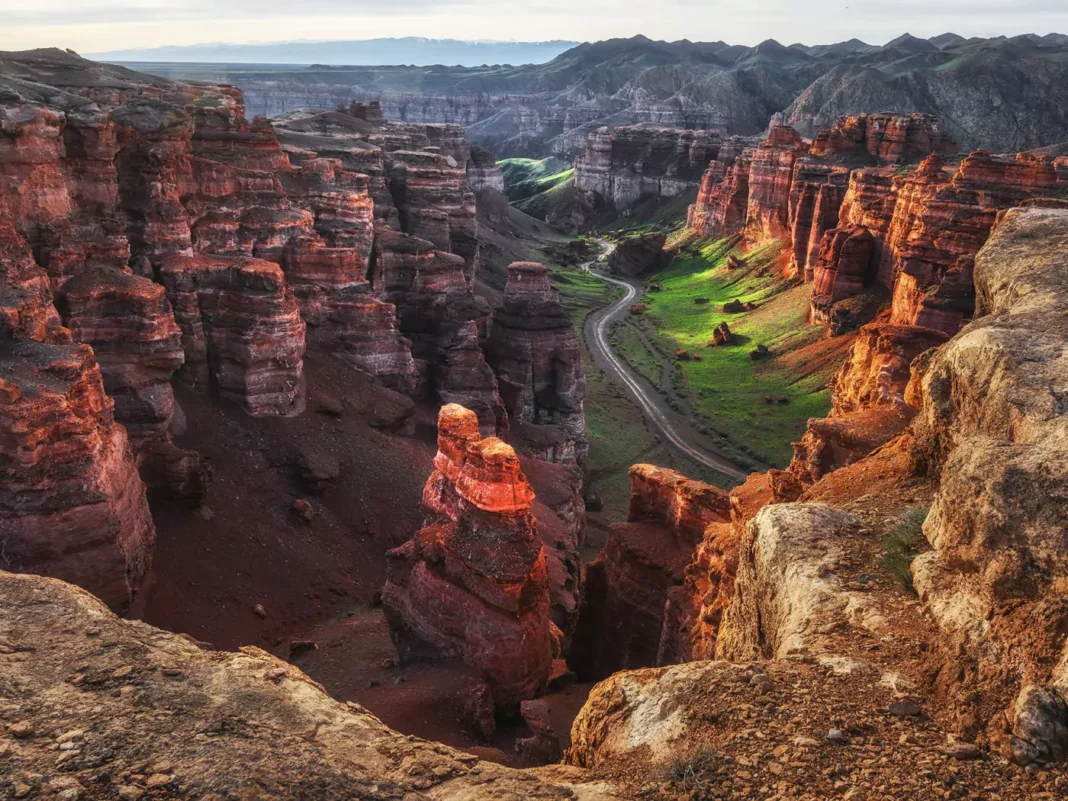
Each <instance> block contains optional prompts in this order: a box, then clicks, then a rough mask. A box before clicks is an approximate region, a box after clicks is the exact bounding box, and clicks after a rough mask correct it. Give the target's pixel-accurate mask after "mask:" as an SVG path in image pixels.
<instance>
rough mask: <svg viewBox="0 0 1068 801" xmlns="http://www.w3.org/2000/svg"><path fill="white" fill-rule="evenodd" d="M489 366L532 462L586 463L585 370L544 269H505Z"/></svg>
mask: <svg viewBox="0 0 1068 801" xmlns="http://www.w3.org/2000/svg"><path fill="white" fill-rule="evenodd" d="M486 359H487V361H488V362H489V363H490V366H491V367H493V370H494V372H496V373H497V380H498V385H499V389H500V395H501V400H502V401H503V402H504V407H505V409H507V410H508V414H509V417H510V418H511V421H512V432H513V434H518V435H519V436H520V437H522V438H523V439H525V440H526V441H527V447H528V448H529V450H530V452H531V455H533V456H536V457H537V458H540V459H544V460H545V461H550V462H561V463H575V462H581V461H582V460H583V459H585V457H586V453H587V450H588V448H589V444H588V441H587V439H586V421H585V416H584V414H583V409H582V401H583V396H584V394H585V390H586V374H585V366H584V365H583V361H582V353H581V351H580V350H579V345H578V339H577V337H576V335H575V329H574V327H573V326H572V324H571V319H570V317H568V315H567V312H566V311H565V310H564V308H563V306H561V305H560V299H559V296H558V294H557V292H556V290H555V289H553V288H552V286H551V285H550V283H549V273H548V269H547V268H546V267H545V265H543V264H537V263H535V262H515V263H513V264H510V265H509V266H508V283H507V285H506V286H505V291H504V301H503V303H502V304H501V306H500V307H499V308H498V309H497V310H496V311H495V312H494V315H493V329H492V331H491V334H490V338H489V342H488V343H487V347H486Z"/></svg>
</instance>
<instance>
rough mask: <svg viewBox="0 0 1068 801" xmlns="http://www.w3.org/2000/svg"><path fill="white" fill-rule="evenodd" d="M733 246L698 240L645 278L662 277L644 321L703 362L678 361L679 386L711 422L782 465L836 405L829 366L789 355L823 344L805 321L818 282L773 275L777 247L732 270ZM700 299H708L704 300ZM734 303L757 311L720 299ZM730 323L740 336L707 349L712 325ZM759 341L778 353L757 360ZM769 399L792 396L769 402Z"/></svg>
mask: <svg viewBox="0 0 1068 801" xmlns="http://www.w3.org/2000/svg"><path fill="white" fill-rule="evenodd" d="M730 252H731V250H730V248H729V243H728V242H726V241H718V242H711V243H709V242H696V243H692V244H690V245H689V246H688V247H686V248H685V249H684V250H683V251H682V252H681V253H680V254H679V256H678V257H677V258H676V259H675V261H674V263H673V264H672V265H671V266H670V267H668V268H667V269H665V270H663V271H661V272H660V273H657V274H654V275H651V276H649V277H648V278H647V283H653V282H656V283H659V284H660V286H661V291H659V292H649V293H647V295H646V298H645V303H646V304H647V305H648V307H649V309H648V311H647V313H646V315H645V319H644V326H645V330H646V332H647V334H648V335H649V337H650V338H651V339H652V341H653V343H654V344H655V345H656V347H657V349H658V350H659V351H660V352H661V353H664V354H674V353H675V351H676V350H677V349H679V348H685V349H686V350H688V351H690V352H691V353H695V354H698V355H699V356H700V358H701V361H686V362H680V363H678V365H677V369H676V376H677V385H678V386H679V389H680V390H681V392H682V394H684V395H685V396H686V397H688V399H689V401H690V404H691V406H692V407H693V410H694V411H695V412H696V413H697V414H698V415H700V416H702V417H706V418H708V420H709V423H710V425H711V427H712V428H714V429H716V430H719V431H722V432H724V433H726V434H727V435H729V436H730V437H731V438H732V439H735V440H738V441H740V442H742V443H745V444H746V445H748V446H749V448H750V450H751V451H752V452H755V453H756V454H759V455H760V457H762V458H763V459H764V460H765V461H768V462H770V463H772V464H776V465H780V466H782V465H785V464H786V463H787V462H788V461H789V459H790V455H791V453H792V449H791V447H790V443H791V442H793V441H795V440H797V439H798V438H799V437H800V436H801V433H802V432H803V431H804V429H805V424H806V422H807V420H808V418H810V417H822V416H824V415H825V414H826V413H827V411H828V410H829V409H830V395H829V392H828V391H827V389H826V386H827V380H828V378H829V370H827V369H815V368H814V369H812V370H809V369H806V366H805V365H804V364H801V365H798V364H797V363H796V362H797V360H796V359H790V358H788V354H790V353H795V352H797V351H799V350H801V349H803V348H806V347H809V348H812V347H817V348H818V347H819V345H818V343H819V341H820V340H821V338H822V331H821V330H820V329H818V328H814V327H812V326H809V325H808V323H807V312H808V301H809V293H810V290H811V287H806V286H795V287H790V286H787V285H786V284H785V282H783V281H782V280H781V279H778V278H777V277H776V276H777V275H778V273H777V271H776V270H775V269H774V267H773V266H772V265H771V262H772V260H773V259H774V258H775V256H776V255H777V253H778V252H779V248H778V246H777V244H772V245H769V246H766V247H763V248H760V249H757V250H754V251H752V252H749V253H747V254H744V257H745V258H746V260H747V262H748V265H749V266H748V267H746V268H743V269H740V270H728V269H727V267H726V261H727V255H728V253H730ZM697 297H706V298H708V299H709V302H708V303H707V304H704V305H698V304H696V303H694V298H697ZM735 299H737V300H741V301H742V302H747V301H752V302H754V303H757V304H758V308H757V309H756V310H754V311H750V312H742V313H739V314H724V313H723V311H722V307H723V304H724V303H726V302H728V301H730V300H735ZM723 321H726V322H727V324H728V325H729V326H730V328H731V331H732V332H733V333H734V334H735V338H736V339H735V342H734V343H733V344H731V345H727V346H721V347H717V348H712V347H708V345H707V342H708V340H709V338H710V337H711V334H712V330H713V329H714V328H715V327H716V326H717V325H718V324H719V323H720V322H723ZM758 344H764V345H766V346H767V347H768V348H770V349H771V351H772V353H773V354H775V358H772V359H769V360H766V361H762V362H756V363H754V362H752V361H751V360H750V358H749V353H750V351H752V350H753V349H754V348H755V347H756V346H757V345H758ZM815 361H816V362H820V363H821V364H822V363H823V361H824V360H815ZM643 366H644V365H643V363H642V362H641V361H639V362H638V363H637V364H635V367H636V368H637V369H642V368H643ZM643 372H644V370H643ZM654 375H655V374H654ZM765 397H771V398H779V397H785V398H787V399H788V401H789V402H788V403H786V404H779V403H771V404H769V403H767V402H766V401H765Z"/></svg>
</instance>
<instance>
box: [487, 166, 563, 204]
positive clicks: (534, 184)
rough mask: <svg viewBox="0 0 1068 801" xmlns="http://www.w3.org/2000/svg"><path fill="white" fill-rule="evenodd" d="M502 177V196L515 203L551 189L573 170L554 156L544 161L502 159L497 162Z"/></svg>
mask: <svg viewBox="0 0 1068 801" xmlns="http://www.w3.org/2000/svg"><path fill="white" fill-rule="evenodd" d="M497 166H498V167H500V169H501V174H502V175H503V176H504V194H505V197H507V198H508V200H509V201H511V202H515V201H518V200H523V199H524V198H529V197H533V196H534V195H537V194H539V193H541V192H545V191H547V190H549V189H552V188H553V187H554V186H556V185H558V184H562V183H563V182H564V181H566V180H567V179H568V178H570V177H571V176H572V175H573V174H574V172H575V170H574V169H573V168H571V167H569V166H568V164H567V163H566V162H564V161H562V160H560V159H558V158H555V157H554V156H549V157H548V158H544V159H502V160H501V161H498V162H497Z"/></svg>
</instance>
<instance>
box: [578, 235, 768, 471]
mask: <svg viewBox="0 0 1068 801" xmlns="http://www.w3.org/2000/svg"><path fill="white" fill-rule="evenodd" d="M597 241H598V244H599V245H600V246H601V247H602V253H601V255H600V256H599V257H598V258H597V259H594V260H592V261H589V262H587V263H586V264H584V265H583V269H584V270H585V271H586V272H587V273H589V274H590V275H592V276H594V277H595V278H598V279H600V280H601V281H604V282H606V283H608V284H611V285H613V286H617V287H619V288H620V289H622V290H623V297H622V298H620V299H619V300H617V301H615V302H614V303H612V304H610V305H608V306H605V307H604V308H603V309H599V310H598V311H595V312H593V313H592V314H591V315H590V316H589V317H588V318H587V319H586V341H587V343H588V347H589V349H590V353H591V354H592V355H593V357H594V359H596V361H597V363H598V364H600V365H601V367H602V368H604V369H605V370H606V371H607V372H608V374H609V375H611V376H612V377H613V380H615V381H616V383H618V384H619V385H620V386H622V387H623V388H624V389H625V390H626V391H627V393H628V394H629V395H630V396H631V397H632V398H633V399H634V401H635V403H637V404H638V406H639V408H640V409H641V410H642V413H643V414H644V415H645V418H646V420H648V421H649V423H650V424H651V425H652V426H653V428H654V429H655V430H656V431H657V433H658V434H659V435H660V436H661V437H662V438H663V439H664V441H666V442H667V443H669V444H670V445H671V446H672V447H674V448H675V449H676V450H677V451H679V452H680V453H681V454H682V455H684V456H686V457H687V458H689V459H692V460H694V461H695V462H697V463H699V464H702V465H704V466H705V467H709V468H711V469H712V470H716V471H718V472H720V473H722V474H723V475H725V476H728V477H729V478H733V479H737V480H738V481H744V480H745V478H746V476H747V475H748V472H747V471H746V470H744V469H742V468H741V467H739V466H738V465H736V464H734V462H732V461H731V460H730V459H728V458H727V457H726V456H724V455H723V454H722V453H720V452H718V451H717V450H715V449H714V448H712V447H711V446H709V445H706V444H704V443H702V442H701V437H700V435H698V434H697V433H696V432H694V431H693V430H692V429H691V428H690V427H689V425H687V424H686V423H684V422H682V421H681V420H679V418H678V416H677V415H674V414H672V412H671V411H670V410H669V409H668V408H667V406H666V404H665V403H664V402H663V400H662V399H661V398H660V397H659V396H657V395H656V394H655V393H654V392H652V391H650V390H649V389H647V387H646V386H645V384H644V382H643V381H642V379H641V378H639V377H638V376H637V375H636V374H635V373H634V371H633V370H631V369H630V367H629V366H628V365H627V363H626V362H625V361H624V359H623V358H622V357H621V356H620V355H619V354H618V353H616V352H615V351H614V350H613V349H612V346H611V343H610V342H609V334H608V332H609V329H610V327H611V325H612V323H614V322H616V321H617V320H619V319H621V318H622V317H623V316H625V315H626V314H629V311H630V307H631V305H632V304H634V303H635V302H636V301H637V300H638V299H639V298H641V296H642V295H643V294H644V293H645V290H644V288H643V287H642V286H641V284H640V283H639V282H637V281H628V280H625V279H620V278H612V277H609V276H607V275H604V274H602V273H600V272H597V271H596V270H594V269H593V268H594V266H595V265H598V264H601V263H603V262H604V260H605V259H606V258H607V256H608V254H609V253H610V252H611V249H612V246H611V244H610V243H608V242H605V241H604V240H597Z"/></svg>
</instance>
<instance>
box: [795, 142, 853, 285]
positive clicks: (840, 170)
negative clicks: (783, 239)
mask: <svg viewBox="0 0 1068 801" xmlns="http://www.w3.org/2000/svg"><path fill="white" fill-rule="evenodd" d="M848 183H849V170H848V169H847V168H845V167H839V166H834V165H830V164H824V163H822V162H819V161H816V160H815V159H810V158H801V159H798V160H797V162H796V163H795V164H794V174H793V178H792V180H791V183H790V206H789V225H790V265H789V268H788V270H789V273H790V275H791V276H797V277H800V278H802V279H804V280H805V281H806V282H808V281H811V280H812V279H813V274H814V265H815V262H816V259H817V258H818V257H819V250H820V243H821V241H822V239H823V234H824V232H825V231H828V230H830V229H832V228H834V227H835V226H836V225H837V224H838V211H839V208H840V207H841V205H842V198H843V197H844V196H845V190H846V186H847V185H848Z"/></svg>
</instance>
